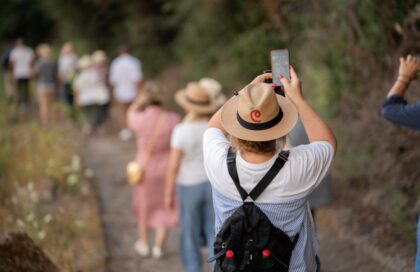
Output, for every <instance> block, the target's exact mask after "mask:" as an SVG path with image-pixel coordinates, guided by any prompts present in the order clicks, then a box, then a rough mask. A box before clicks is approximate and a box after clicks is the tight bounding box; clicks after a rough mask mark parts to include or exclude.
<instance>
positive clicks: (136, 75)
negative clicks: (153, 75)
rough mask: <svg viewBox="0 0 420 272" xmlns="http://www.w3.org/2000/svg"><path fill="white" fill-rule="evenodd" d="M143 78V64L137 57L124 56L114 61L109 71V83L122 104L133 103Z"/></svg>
mask: <svg viewBox="0 0 420 272" xmlns="http://www.w3.org/2000/svg"><path fill="white" fill-rule="evenodd" d="M142 77H143V74H142V71H141V63H140V61H139V60H138V59H136V58H135V57H133V56H130V55H128V54H123V55H121V56H119V57H118V58H116V59H114V60H113V61H112V63H111V68H110V71H109V82H110V83H111V85H112V86H113V87H114V97H115V99H116V100H117V101H118V102H122V103H130V102H132V101H133V100H134V98H135V97H136V95H137V88H138V83H139V81H140V80H141V79H142Z"/></svg>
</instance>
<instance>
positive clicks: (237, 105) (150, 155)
mask: <svg viewBox="0 0 420 272" xmlns="http://www.w3.org/2000/svg"><path fill="white" fill-rule="evenodd" d="M419 65H420V62H419V60H418V59H416V58H415V57H413V56H411V55H408V56H407V57H406V58H401V63H400V69H399V74H398V78H397V80H396V82H395V84H394V86H393V87H392V88H391V90H390V92H389V94H388V96H387V98H386V100H385V102H384V104H383V108H382V114H383V116H384V118H386V119H387V120H390V121H392V122H395V123H399V124H402V125H404V126H408V127H411V128H413V129H417V130H419V129H420V123H419V120H420V118H419V117H420V102H416V103H413V104H407V102H406V101H405V100H404V94H405V91H406V89H407V87H408V85H409V84H410V82H411V81H412V80H413V79H415V77H416V75H417V72H418V70H419ZM290 74H291V80H290V81H288V80H287V79H285V78H284V77H283V76H281V78H280V80H281V83H282V86H283V90H284V93H285V95H284V96H283V95H281V94H278V93H277V92H275V91H274V88H275V87H276V86H274V85H272V84H267V83H266V82H267V80H269V79H271V78H272V74H271V73H265V74H262V75H259V76H257V77H256V78H255V79H254V80H253V81H252V82H250V83H249V84H248V85H246V86H245V87H244V88H243V89H242V90H240V91H237V92H235V93H234V96H233V97H232V98H230V99H229V100H227V101H226V99H225V97H224V96H223V95H221V89H222V86H221V85H220V83H218V82H217V81H216V80H214V79H211V78H203V79H200V80H199V81H198V82H190V83H188V84H187V85H186V87H185V88H184V89H181V90H179V91H178V92H177V93H176V94H175V96H174V100H175V101H176V102H177V104H178V105H179V106H180V107H181V108H182V109H184V111H185V117H184V118H183V119H182V120H181V119H180V117H179V116H178V115H177V114H176V113H174V112H169V111H167V110H165V109H164V107H163V99H164V98H163V97H162V93H163V92H162V91H161V90H160V87H159V85H158V84H157V83H156V82H146V83H144V85H143V87H142V88H141V90H140V93H139V95H138V97H137V99H136V100H135V102H134V103H133V104H132V105H131V106H130V108H129V110H128V127H129V128H130V129H131V130H132V131H134V133H135V135H136V137H137V143H138V150H137V155H136V159H135V161H136V164H137V166H138V168H137V169H136V170H134V171H133V172H134V173H137V175H135V176H136V179H134V184H135V186H134V198H133V200H134V201H133V206H134V210H135V214H136V217H137V220H138V223H139V239H138V241H137V242H136V243H135V250H136V252H137V253H138V254H140V255H141V256H149V255H150V254H151V255H152V257H155V258H160V257H161V256H162V254H163V253H164V251H163V248H164V241H165V237H166V234H167V230H168V229H170V228H172V227H174V226H175V225H176V223H177V220H178V219H177V217H178V215H179V216H180V228H181V257H182V261H183V264H184V266H185V269H186V271H189V272H193V271H194V272H195V271H202V267H203V261H202V257H201V253H200V247H202V246H203V244H206V245H207V247H208V257H209V262H210V267H211V268H210V269H211V270H214V271H311V272H312V271H320V267H321V260H320V258H319V257H318V255H317V252H318V249H319V241H318V238H317V232H316V226H315V223H314V216H315V209H316V208H318V207H322V206H325V205H327V204H329V202H330V201H331V186H330V182H331V177H330V174H329V168H330V165H331V163H332V161H333V158H334V155H335V152H336V148H337V143H336V139H335V136H334V133H333V131H332V130H331V129H330V128H329V126H328V125H327V124H326V123H325V122H324V121H323V119H322V118H321V117H320V116H319V115H318V113H317V112H316V111H315V110H314V109H313V108H312V107H311V106H310V104H309V103H308V102H307V101H306V99H305V96H304V95H303V92H302V88H301V83H300V79H299V76H298V75H297V73H296V72H295V71H294V69H293V67H290ZM131 174H132V173H131ZM129 176H130V173H129ZM175 184H176V186H175ZM162 188H165V190H164V195H162ZM175 192H176V193H175ZM314 196H315V197H314ZM149 228H152V229H154V231H155V232H156V235H155V241H154V244H153V247H152V248H151V250H150V248H149ZM419 233H420V223H419ZM419 241H420V239H419ZM419 262H420V258H419V256H417V267H416V269H417V270H416V271H419Z"/></svg>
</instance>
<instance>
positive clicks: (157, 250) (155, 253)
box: [152, 246, 163, 259]
mask: <svg viewBox="0 0 420 272" xmlns="http://www.w3.org/2000/svg"><path fill="white" fill-rule="evenodd" d="M162 255H163V252H162V249H161V248H160V247H157V246H154V247H153V248H152V257H153V258H155V259H160V258H162Z"/></svg>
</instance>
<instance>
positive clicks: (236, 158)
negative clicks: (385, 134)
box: [203, 67, 336, 272]
mask: <svg viewBox="0 0 420 272" xmlns="http://www.w3.org/2000/svg"><path fill="white" fill-rule="evenodd" d="M290 74H291V81H290V82H289V81H287V80H286V79H285V78H284V77H283V76H281V78H280V79H281V82H282V84H283V86H284V89H285V92H286V95H287V98H285V97H283V96H281V95H276V93H275V92H274V90H273V89H272V86H271V84H267V83H264V81H265V80H268V79H270V78H272V74H271V73H266V74H262V75H260V76H258V77H256V78H255V79H254V80H253V81H252V82H251V83H250V84H249V85H247V86H245V87H244V88H243V89H242V90H241V91H239V92H236V93H235V96H234V97H232V98H231V99H229V100H228V101H227V102H226V103H225V104H224V106H223V107H222V109H221V110H219V111H218V112H217V113H216V114H215V115H214V116H213V117H212V118H211V119H210V122H209V128H208V129H207V130H206V132H205V133H204V140H203V142H204V146H203V149H204V165H205V169H206V172H207V176H208V177H209V179H210V182H211V184H212V188H213V202H214V208H215V215H216V217H215V218H216V224H215V225H216V229H215V230H216V233H217V236H216V238H215V243H214V248H215V250H214V255H215V256H214V259H216V264H215V271H236V270H238V269H242V270H243V269H249V270H247V271H261V270H262V269H263V268H264V269H265V270H264V271H291V272H293V271H310V272H313V271H319V269H320V268H319V267H320V262H319V258H318V257H317V252H318V248H319V242H318V239H317V235H316V232H315V228H314V224H313V221H312V217H311V213H310V209H309V205H308V201H307V199H308V195H309V194H310V193H311V192H312V191H313V190H314V189H315V188H316V187H317V186H318V185H319V183H320V182H321V180H322V179H323V178H324V176H325V175H326V174H327V173H328V169H329V167H330V165H331V162H332V160H333V157H334V154H335V150H336V140H335V136H334V134H333V132H332V131H331V129H330V128H329V127H328V125H327V124H326V123H325V122H324V121H323V120H322V119H321V117H320V116H319V115H318V114H317V113H316V112H315V111H314V110H313V108H312V107H311V106H310V105H309V104H308V102H307V101H306V100H305V98H304V96H303V94H302V91H301V85H300V80H299V78H298V76H297V75H296V73H295V71H294V69H293V68H292V67H291V68H290ZM298 114H299V115H300V117H301V119H302V122H303V125H304V127H305V130H306V132H307V134H308V138H309V142H310V143H309V144H308V145H301V146H297V147H294V148H292V149H290V151H289V152H285V151H283V145H284V142H285V137H286V136H287V135H288V133H289V132H290V131H291V130H292V129H293V127H294V126H295V124H296V120H297V118H298ZM244 202H245V203H244ZM253 203H254V204H255V205H254V204H253ZM243 204H244V205H243ZM250 213H251V214H250Z"/></svg>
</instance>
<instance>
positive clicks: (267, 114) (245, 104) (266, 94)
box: [221, 83, 298, 142]
mask: <svg viewBox="0 0 420 272" xmlns="http://www.w3.org/2000/svg"><path fill="white" fill-rule="evenodd" d="M297 118H298V113H297V110H296V107H295V106H294V105H293V103H292V102H290V101H289V99H287V98H285V97H283V96H281V95H276V94H275V92H274V91H273V89H272V88H271V85H269V84H266V83H251V84H249V85H247V86H246V87H245V88H243V89H242V90H241V91H240V92H239V93H238V94H237V95H235V96H234V97H232V98H231V99H229V100H228V101H227V102H226V103H225V105H224V106H223V108H222V112H221V119H222V126H223V128H224V129H225V130H226V131H227V132H228V133H229V134H230V135H232V136H234V137H236V138H238V139H242V140H247V141H255V142H264V141H270V140H274V139H279V138H281V137H283V136H285V135H287V134H288V133H289V132H290V131H291V130H292V129H293V127H294V126H295V124H296V121H297Z"/></svg>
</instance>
